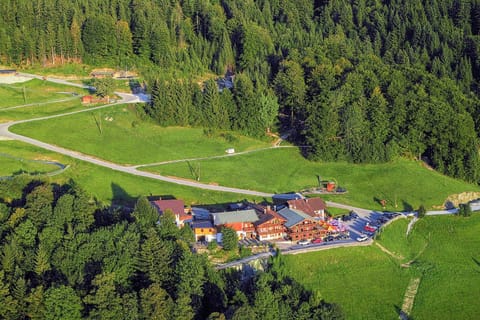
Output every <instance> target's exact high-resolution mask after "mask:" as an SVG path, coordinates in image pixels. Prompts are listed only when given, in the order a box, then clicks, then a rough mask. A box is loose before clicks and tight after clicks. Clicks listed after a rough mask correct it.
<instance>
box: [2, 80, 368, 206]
mask: <svg viewBox="0 0 480 320" xmlns="http://www.w3.org/2000/svg"><path fill="white" fill-rule="evenodd" d="M20 75H21V76H24V77H30V78H36V79H42V80H45V81H51V82H55V83H59V84H63V85H69V86H75V87H81V88H86V89H94V88H92V87H90V86H85V85H82V84H78V83H72V82H69V81H66V80H63V79H57V78H52V77H43V76H39V75H34V74H27V73H21V74H20ZM115 94H116V95H118V96H120V97H121V100H119V101H117V102H115V103H111V104H107V105H103V106H99V107H94V108H88V109H85V110H79V111H72V112H67V113H62V114H57V115H51V116H46V117H39V118H33V119H25V120H19V121H12V122H7V123H2V124H0V138H2V137H3V138H6V139H13V140H18V141H22V142H25V143H28V144H31V145H34V146H37V147H39V148H43V149H46V150H50V151H53V152H57V153H60V154H63V155H66V156H69V157H72V158H75V159H78V160H82V161H86V162H89V163H92V164H95V165H98V166H102V167H105V168H109V169H112V170H115V171H120V172H124V173H128V174H132V175H135V176H140V177H146V178H150V179H155V180H160V181H164V182H169V183H175V184H179V185H183V186H187V187H194V188H200V189H205V190H212V191H219V192H230V193H236V194H243V195H251V196H257V197H265V198H270V197H272V196H273V195H274V194H273V193H267V192H260V191H255V190H247V189H240V188H232V187H225V186H219V185H212V184H206V183H201V182H197V181H191V180H185V179H180V178H175V177H166V176H162V175H159V174H156V173H151V172H145V171H140V170H138V169H137V168H139V167H143V166H146V165H136V166H125V165H121V164H117V163H113V162H109V161H106V160H103V159H99V158H96V157H93V156H90V155H86V154H83V153H80V152H77V151H74V150H69V149H65V148H62V147H59V146H56V145H52V144H48V143H45V142H42V141H39V140H36V139H33V138H30V137H26V136H22V135H19V134H15V133H13V132H10V131H9V129H10V127H11V126H13V125H16V124H20V123H27V122H33V121H42V120H48V119H53V118H59V117H65V116H69V115H73V114H78V113H82V112H91V111H94V110H98V109H103V108H107V107H110V106H114V105H120V104H128V103H143V102H146V101H148V100H147V98H146V96H145V95H135V94H129V93H122V92H115ZM272 148H278V147H272ZM255 151H257V150H252V151H247V152H243V153H236V154H233V155H221V156H215V157H214V158H220V157H226V156H236V155H241V154H244V153H249V152H255ZM199 159H200V158H199ZM190 160H193V159H184V160H174V161H177V162H179V161H190ZM174 161H173V162H174ZM158 164H162V163H158ZM149 165H152V164H149ZM327 205H328V206H330V207H337V208H342V209H346V210H355V211H357V212H358V213H360V214H365V215H368V214H369V213H370V212H371V210H366V209H361V208H355V207H352V206H348V205H344V204H340V203H335V202H331V201H328V202H327Z"/></svg>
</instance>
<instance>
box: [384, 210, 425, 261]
mask: <svg viewBox="0 0 480 320" xmlns="http://www.w3.org/2000/svg"><path fill="white" fill-rule="evenodd" d="M410 221H411V220H410V219H406V218H405V219H403V218H400V219H398V220H397V221H395V222H394V223H392V224H390V225H388V226H387V227H386V228H384V229H382V232H381V234H380V235H379V236H378V237H377V239H378V242H379V243H380V244H381V245H382V246H384V247H385V248H387V249H388V250H389V251H390V252H392V253H393V254H394V255H396V256H397V257H398V262H399V263H406V262H408V261H411V260H412V259H414V258H415V257H416V256H417V255H418V254H419V253H420V252H421V251H422V250H423V249H424V248H425V246H426V245H427V243H428V239H426V238H425V237H424V235H421V234H418V233H416V234H413V233H410V235H409V236H408V237H407V235H406V231H407V226H408V224H409V222H410Z"/></svg>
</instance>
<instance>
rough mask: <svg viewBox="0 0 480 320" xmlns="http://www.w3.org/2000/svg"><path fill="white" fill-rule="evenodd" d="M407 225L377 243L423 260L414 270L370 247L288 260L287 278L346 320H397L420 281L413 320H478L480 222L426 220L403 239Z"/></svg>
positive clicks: (472, 219)
mask: <svg viewBox="0 0 480 320" xmlns="http://www.w3.org/2000/svg"><path fill="white" fill-rule="evenodd" d="M407 223H408V221H407V220H406V219H405V220H404V219H400V220H398V221H396V222H394V223H393V224H391V225H390V226H388V227H387V228H386V230H385V231H384V232H383V233H382V235H381V239H382V240H381V241H380V243H381V244H382V245H383V246H384V247H386V248H387V249H388V250H390V251H391V252H395V253H396V254H401V255H403V256H404V257H405V258H406V259H407V257H414V256H418V254H419V253H420V256H419V257H418V259H417V260H416V262H414V263H413V264H412V265H411V267H410V268H402V267H400V264H401V263H402V262H403V261H402V260H398V259H395V258H392V257H391V256H390V255H387V254H386V253H384V252H382V251H380V249H379V248H378V247H377V246H375V245H372V246H370V247H358V248H341V249H334V250H327V251H320V252H315V253H309V254H302V255H295V256H286V259H285V260H286V264H287V265H286V269H287V270H288V274H289V275H290V276H291V277H293V278H294V279H296V280H297V281H299V282H300V283H303V284H304V285H306V286H307V287H308V288H309V289H312V290H316V291H318V292H319V293H320V294H321V295H322V297H323V298H324V299H326V300H327V301H333V302H337V303H339V304H340V305H341V307H342V308H343V310H344V311H345V314H346V315H347V319H398V313H397V309H398V308H401V306H402V303H403V297H404V293H405V290H406V288H407V286H408V283H409V281H410V279H411V278H417V277H420V278H421V282H420V286H419V289H418V292H417V295H416V297H415V300H414V301H415V302H414V305H413V310H412V313H411V315H412V319H439V320H441V319H445V320H447V319H448V320H449V319H477V318H478V314H480V305H479V304H478V297H479V296H480V286H479V284H480V280H479V279H480V278H479V273H480V251H479V250H478V248H479V247H480V238H479V237H478V232H479V230H480V214H475V215H474V216H472V217H469V218H462V217H456V216H440V217H427V218H424V219H421V220H420V221H418V222H417V224H416V225H415V227H414V229H413V231H412V233H411V235H410V236H409V238H405V231H406V225H407ZM397 242H400V244H398V243H397ZM427 243H428V245H427V246H425V244H427ZM407 260H408V259H407Z"/></svg>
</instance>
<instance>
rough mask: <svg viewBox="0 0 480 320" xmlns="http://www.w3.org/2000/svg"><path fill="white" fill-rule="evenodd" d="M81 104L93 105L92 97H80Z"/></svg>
mask: <svg viewBox="0 0 480 320" xmlns="http://www.w3.org/2000/svg"><path fill="white" fill-rule="evenodd" d="M82 103H83V104H90V103H93V97H92V96H83V97H82Z"/></svg>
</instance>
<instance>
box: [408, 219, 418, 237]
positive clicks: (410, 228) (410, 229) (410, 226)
mask: <svg viewBox="0 0 480 320" xmlns="http://www.w3.org/2000/svg"><path fill="white" fill-rule="evenodd" d="M417 221H418V218H417V217H414V218H413V219H412V221H410V223H409V224H408V226H407V232H406V236H407V237H408V235H409V234H410V231H412V228H413V225H414V224H415V223H416V222H417Z"/></svg>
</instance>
